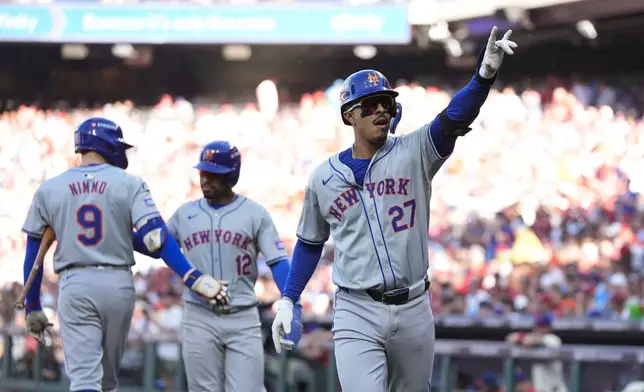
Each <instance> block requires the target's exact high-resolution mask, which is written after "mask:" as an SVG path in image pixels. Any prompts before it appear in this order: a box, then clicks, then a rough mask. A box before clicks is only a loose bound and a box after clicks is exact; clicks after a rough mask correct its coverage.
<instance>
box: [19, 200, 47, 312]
mask: <svg viewBox="0 0 644 392" xmlns="http://www.w3.org/2000/svg"><path fill="white" fill-rule="evenodd" d="M48 222H49V216H48V214H47V208H46V205H45V197H44V195H43V190H42V188H38V190H37V191H36V193H35V194H34V198H33V200H32V202H31V207H29V212H28V213H27V218H26V219H25V223H24V225H23V226H22V231H23V232H24V233H26V234H27V247H26V251H25V260H24V264H23V276H24V282H23V284H26V283H27V279H28V278H29V274H30V273H31V270H32V268H33V266H34V264H35V262H36V256H37V255H38V248H40V240H41V239H42V235H43V232H44V231H45V228H46V227H47V226H50V224H49V223H48ZM42 278H43V269H42V268H39V269H38V272H37V274H36V277H35V279H34V282H33V284H32V285H31V287H30V288H29V291H28V292H27V296H26V298H25V310H26V311H27V313H30V312H32V311H38V310H42V307H41V306H40V286H41V285H42Z"/></svg>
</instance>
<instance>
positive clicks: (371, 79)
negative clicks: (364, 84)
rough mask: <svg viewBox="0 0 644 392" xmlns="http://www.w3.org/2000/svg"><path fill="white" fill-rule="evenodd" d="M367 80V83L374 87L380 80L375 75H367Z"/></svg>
mask: <svg viewBox="0 0 644 392" xmlns="http://www.w3.org/2000/svg"><path fill="white" fill-rule="evenodd" d="M367 79H369V83H371V85H372V86H375V85H376V84H378V82H379V81H380V78H379V77H378V75H376V74H375V73H370V74H369V75H367Z"/></svg>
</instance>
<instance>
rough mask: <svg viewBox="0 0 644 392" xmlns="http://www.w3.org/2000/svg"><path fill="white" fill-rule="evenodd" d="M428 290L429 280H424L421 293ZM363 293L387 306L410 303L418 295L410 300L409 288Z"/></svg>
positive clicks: (346, 290)
mask: <svg viewBox="0 0 644 392" xmlns="http://www.w3.org/2000/svg"><path fill="white" fill-rule="evenodd" d="M414 286H416V285H414ZM428 289H429V280H428V279H427V278H425V286H424V290H423V291H422V293H424V292H426V291H427V290H428ZM340 290H342V291H344V292H351V291H355V290H348V289H345V288H344V287H340ZM364 292H365V293H367V295H369V297H371V299H373V300H374V301H376V302H382V303H383V304H387V305H404V304H406V303H407V302H409V301H411V300H412V299H414V298H418V297H419V295H416V296H414V297H411V298H410V293H411V291H410V289H409V287H403V288H400V289H393V290H389V291H385V292H384V293H383V292H381V291H378V290H375V289H369V290H364Z"/></svg>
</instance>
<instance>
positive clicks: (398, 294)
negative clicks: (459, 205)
mask: <svg viewBox="0 0 644 392" xmlns="http://www.w3.org/2000/svg"><path fill="white" fill-rule="evenodd" d="M510 34H511V31H508V32H507V33H506V34H505V35H504V36H503V38H502V39H500V40H497V38H496V35H497V29H496V27H495V28H494V29H493V30H492V33H491V34H490V38H489V41H488V44H487V46H486V48H485V50H484V51H482V53H481V55H480V56H479V61H478V69H477V70H476V74H475V75H474V77H473V78H472V80H471V81H470V83H469V84H468V85H467V86H466V87H465V88H463V89H462V90H460V91H459V92H457V93H456V94H455V95H454V97H453V98H452V100H451V102H450V103H449V105H448V106H447V108H446V109H445V110H444V111H443V112H441V113H440V114H439V115H438V116H436V118H435V119H434V120H433V121H432V122H431V123H430V124H427V125H424V126H422V127H421V128H419V129H417V130H416V131H414V132H412V133H410V134H408V135H405V136H401V137H393V136H391V137H390V136H388V134H389V133H390V132H391V133H394V131H395V128H396V125H397V124H398V122H399V121H400V118H401V109H402V108H401V105H400V104H397V103H396V100H395V98H396V96H397V95H398V93H397V92H395V91H393V90H392V89H391V87H390V85H389V82H388V81H387V79H386V78H385V77H384V75H382V74H381V73H380V72H378V71H374V70H363V71H359V72H356V73H354V74H352V75H351V76H349V77H348V78H347V80H346V81H345V82H344V86H343V89H342V91H341V93H340V100H341V102H340V103H341V115H342V120H343V121H344V123H345V124H346V125H349V126H351V127H353V131H354V134H355V143H354V144H353V146H352V147H351V148H349V149H347V150H345V151H342V152H340V153H339V154H337V155H334V156H332V157H331V158H329V160H328V161H327V162H324V163H323V164H321V165H320V166H319V167H317V168H316V169H315V170H314V171H313V173H312V174H311V177H310V180H309V183H308V185H307V187H306V190H305V196H304V205H303V211H302V215H301V217H300V222H299V227H298V231H297V236H298V241H297V243H296V245H295V250H294V253H293V260H292V263H291V270H290V272H289V276H288V279H287V282H286V289H285V291H284V295H283V297H282V299H280V301H279V303H278V309H279V310H278V312H277V314H276V316H275V320H274V322H273V328H272V329H273V340H274V342H275V348H276V350H278V351H280V348H281V346H282V344H281V340H283V338H282V335H283V334H284V333H288V332H290V325H291V319H292V316H293V309H294V306H293V304H294V303H295V302H296V301H297V300H298V298H299V297H300V294H301V293H302V291H303V289H304V287H305V286H306V284H307V282H308V281H309V279H310V278H311V276H312V274H313V271H314V270H315V268H316V265H317V263H318V261H319V258H320V255H321V253H322V246H323V244H324V243H325V242H326V241H327V239H328V238H329V236H333V242H334V244H335V261H334V265H333V282H334V283H335V284H336V285H337V286H338V287H339V290H338V291H337V292H336V297H335V307H334V316H333V328H332V330H333V335H334V344H335V358H336V362H337V368H338V374H339V379H340V384H341V385H342V389H343V390H344V391H350V392H353V391H370V392H376V391H386V390H389V391H400V392H402V391H404V392H421V391H422V392H425V391H429V389H430V382H429V380H430V379H431V374H432V367H433V362H434V339H435V338H434V320H433V316H432V313H431V310H430V304H429V296H428V295H427V294H426V291H427V289H428V287H429V282H428V277H427V270H428V254H427V232H428V226H429V201H430V197H431V184H432V178H433V177H434V175H435V174H436V172H437V171H438V170H439V169H440V167H441V166H442V165H443V163H444V162H445V160H446V159H447V158H448V157H449V155H450V154H451V153H452V150H453V148H454V145H455V143H456V138H457V137H459V136H464V135H465V134H466V133H467V132H468V131H469V130H470V128H469V125H470V124H471V123H472V122H473V121H474V119H475V118H476V116H477V115H478V113H479V110H480V108H481V106H482V105H483V103H484V102H485V99H486V98H487V95H488V92H489V89H490V86H491V85H492V84H493V83H494V80H495V78H496V75H497V72H498V70H499V68H500V67H501V62H502V60H503V55H504V53H506V54H513V51H512V48H515V47H516V46H517V45H516V44H515V43H514V42H512V41H510V40H509V38H510Z"/></svg>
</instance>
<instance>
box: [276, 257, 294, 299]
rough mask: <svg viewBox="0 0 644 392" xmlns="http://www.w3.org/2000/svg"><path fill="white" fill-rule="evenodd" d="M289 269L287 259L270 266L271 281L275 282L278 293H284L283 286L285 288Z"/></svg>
mask: <svg viewBox="0 0 644 392" xmlns="http://www.w3.org/2000/svg"><path fill="white" fill-rule="evenodd" d="M290 269H291V266H290V265H289V263H288V259H282V260H279V261H277V262H275V263H273V264H271V272H272V273H273V280H274V281H275V284H276V285H277V288H278V289H280V293H284V286H286V279H287V278H288V272H289V270H290Z"/></svg>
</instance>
